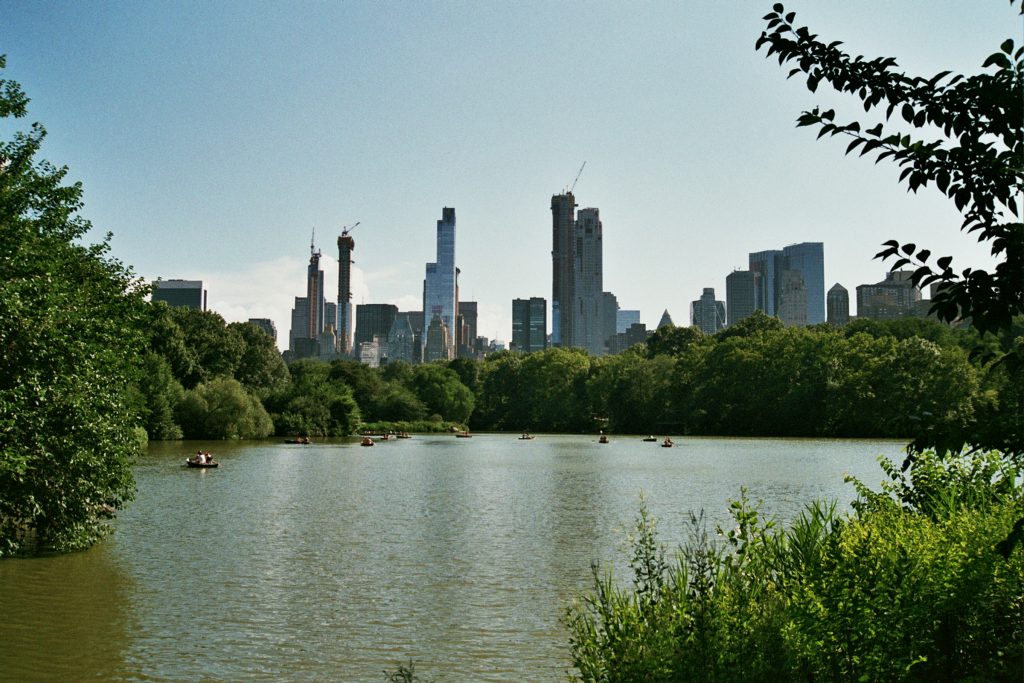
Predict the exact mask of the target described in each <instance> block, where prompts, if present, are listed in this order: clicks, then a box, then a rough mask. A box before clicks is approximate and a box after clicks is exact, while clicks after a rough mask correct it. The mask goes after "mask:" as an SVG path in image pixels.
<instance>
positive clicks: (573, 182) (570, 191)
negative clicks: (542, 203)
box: [567, 161, 587, 194]
mask: <svg viewBox="0 0 1024 683" xmlns="http://www.w3.org/2000/svg"><path fill="white" fill-rule="evenodd" d="M586 165H587V162H586V161H584V162H583V166H586ZM583 166H580V170H579V172H577V173H576V180H573V181H572V185H570V186H569V192H568V193H567V194H572V191H573V190H575V189H576V182H577V181H578V180H579V179H580V175H581V174H582V173H583Z"/></svg>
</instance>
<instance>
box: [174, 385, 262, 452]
mask: <svg viewBox="0 0 1024 683" xmlns="http://www.w3.org/2000/svg"><path fill="white" fill-rule="evenodd" d="M176 414H177V416H178V420H179V422H180V423H181V427H182V430H183V431H184V433H185V437H186V438H188V439H262V438H263V437H266V436H270V435H271V434H273V433H274V423H273V422H272V421H271V419H270V416H269V415H268V414H267V411H266V410H265V409H264V408H263V404H262V403H260V400H259V399H258V398H257V397H256V396H254V395H253V394H251V393H249V392H248V391H246V390H245V387H243V386H242V384H241V383H240V382H239V381H238V380H236V379H232V378H230V377H215V378H214V379H211V380H210V381H209V382H205V383H203V384H200V385H199V386H197V387H196V388H195V389H192V390H190V391H187V392H185V396H184V397H183V398H182V400H181V401H180V402H179V403H178V408H177V411H176Z"/></svg>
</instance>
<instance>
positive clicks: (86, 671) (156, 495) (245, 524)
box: [0, 435, 899, 681]
mask: <svg viewBox="0 0 1024 683" xmlns="http://www.w3.org/2000/svg"><path fill="white" fill-rule="evenodd" d="M515 436H516V435H477V436H475V437H474V438H473V439H456V438H454V437H452V436H449V435H440V436H434V437H422V436H418V437H416V438H414V439H411V440H399V441H391V442H381V443H379V444H378V445H377V446H376V447H375V448H360V447H359V446H358V442H356V441H350V440H346V441H333V442H325V443H317V444H314V445H311V446H303V447H296V446H286V445H284V444H270V443H248V444H246V443H242V444H224V445H223V446H219V447H218V448H217V453H216V455H217V457H218V459H219V460H220V461H221V463H222V465H221V467H220V468H219V469H217V470H186V469H184V468H182V467H181V463H182V461H183V460H184V457H185V455H186V454H187V453H188V452H189V451H190V450H191V451H192V452H194V450H195V448H194V447H192V448H191V449H190V448H189V447H188V446H187V445H185V446H183V445H181V444H156V445H154V446H152V447H151V448H150V451H149V454H148V456H147V457H146V458H144V459H143V460H142V462H140V463H139V465H138V467H137V478H138V482H139V496H138V499H137V500H136V501H135V503H134V504H133V505H132V506H131V508H130V509H129V510H128V511H127V513H126V514H124V515H123V516H122V517H121V519H120V520H119V522H118V527H119V528H118V532H117V534H116V535H115V536H114V537H113V538H112V539H111V540H109V541H107V542H106V543H105V544H104V545H102V546H100V547H98V548H96V549H94V550H93V551H90V552H88V553H83V554H80V555H74V556H69V557H61V558H46V559H44V560H32V561H10V562H0V605H2V608H3V610H4V619H3V620H2V625H0V643H2V644H3V647H0V674H2V676H0V677H2V678H5V679H8V678H10V679H15V680H51V679H55V678H58V679H59V678H64V679H81V678H90V677H92V678H96V677H98V678H100V679H110V680H118V679H157V680H200V679H215V680H267V681H271V680H292V681H307V680H308V681H319V680H325V679H328V680H346V681H350V680H351V681H365V680H369V681H376V680H381V679H382V676H381V672H382V670H383V669H384V668H385V667H391V668H393V667H394V666H395V665H396V664H397V663H399V662H402V661H406V660H407V659H408V658H409V657H412V658H414V659H415V661H416V663H417V669H418V670H420V671H422V672H423V673H425V674H428V675H430V676H431V677H433V676H441V677H442V678H443V679H444V680H446V681H510V680H531V681H549V680H550V681H554V680H562V679H563V678H564V672H565V670H566V669H567V667H568V659H567V651H566V643H567V640H566V634H565V633H564V632H563V630H562V626H561V624H560V623H559V618H560V617H561V615H562V613H563V610H564V608H565V606H566V604H567V603H568V601H569V600H570V599H571V597H572V596H573V595H574V594H576V592H577V591H579V590H581V589H584V588H586V587H588V586H589V582H590V570H589V567H590V563H591V561H592V560H607V561H613V562H614V563H615V564H616V566H617V571H618V572H619V573H620V575H623V573H624V565H625V559H626V558H625V556H624V555H623V554H622V552H621V549H622V545H623V541H624V537H625V529H627V528H628V527H629V526H630V524H631V522H632V520H633V519H634V517H635V515H636V511H637V506H638V500H639V494H640V492H641V491H643V492H644V493H645V496H646V499H647V502H648V506H649V508H650V510H651V512H652V513H653V514H654V515H655V516H657V517H659V518H660V520H661V532H662V539H663V540H664V541H665V542H666V543H667V544H668V545H669V546H674V545H676V544H678V543H681V542H682V541H683V540H685V538H686V534H687V530H686V524H685V520H686V519H687V516H688V515H687V513H688V511H689V510H694V511H699V510H700V509H702V508H703V509H705V510H707V511H708V514H709V517H710V519H711V525H712V527H713V524H714V523H715V522H716V521H722V522H727V518H726V514H725V512H726V507H727V504H726V501H727V500H728V499H729V498H733V497H736V496H737V495H738V493H739V487H740V485H741V484H746V485H747V486H748V487H749V489H750V496H751V498H754V499H756V498H763V499H765V507H766V509H768V510H769V511H770V512H773V513H775V514H777V515H779V516H780V517H782V518H783V519H792V517H793V516H794V515H795V514H797V513H798V511H799V509H800V507H801V506H802V505H803V504H804V503H805V502H806V501H807V500H809V499H810V498H812V497H814V496H825V497H837V498H840V499H841V500H842V501H843V502H846V501H848V500H849V498H850V497H851V496H852V489H850V487H849V486H848V485H845V484H843V482H842V475H843V473H844V472H845V471H846V470H852V472H853V473H854V474H857V475H858V476H862V477H864V478H865V479H866V480H867V481H868V482H869V483H872V484H874V483H876V482H877V481H878V480H879V479H880V470H879V469H878V467H877V465H875V464H874V459H875V455H876V454H877V453H880V452H886V453H889V454H890V455H895V454H896V453H897V452H898V450H899V444H893V443H881V444H871V443H865V442H814V441H764V440H745V441H744V440H722V439H680V440H678V441H677V447H676V448H672V449H662V448H659V447H658V445H657V444H650V443H643V442H642V441H640V439H639V437H615V438H613V440H612V443H610V444H607V445H599V444H597V442H596V440H595V439H593V438H590V437H562V436H547V435H540V436H538V437H537V438H536V439H535V440H533V441H519V440H518V439H516V438H515ZM68 636H70V637H68Z"/></svg>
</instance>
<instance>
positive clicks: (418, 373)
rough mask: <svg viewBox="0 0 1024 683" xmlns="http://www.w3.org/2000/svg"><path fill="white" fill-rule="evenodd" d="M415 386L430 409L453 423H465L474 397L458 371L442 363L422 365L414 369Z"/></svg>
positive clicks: (413, 381) (471, 410) (413, 385)
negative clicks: (456, 372) (461, 379)
mask: <svg viewBox="0 0 1024 683" xmlns="http://www.w3.org/2000/svg"><path fill="white" fill-rule="evenodd" d="M412 389H413V391H415V392H416V396H417V397H418V398H419V400H420V401H422V402H423V405H425V406H426V407H427V410H428V411H429V412H431V413H436V414H438V415H441V416H443V417H444V418H445V419H447V420H451V421H453V422H460V423H465V422H467V421H468V420H469V416H470V415H471V414H472V413H473V406H474V400H475V399H474V397H473V392H471V391H470V390H469V389H468V388H467V387H466V385H465V384H463V383H462V382H461V381H460V380H459V376H458V375H457V374H455V371H453V370H450V369H449V368H447V367H445V366H443V365H440V364H434V363H431V364H428V365H419V366H417V367H416V369H415V370H414V371H413V377H412Z"/></svg>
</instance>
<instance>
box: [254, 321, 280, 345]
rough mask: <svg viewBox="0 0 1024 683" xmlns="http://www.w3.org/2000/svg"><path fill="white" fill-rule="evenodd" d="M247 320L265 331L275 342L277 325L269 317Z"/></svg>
mask: <svg viewBox="0 0 1024 683" xmlns="http://www.w3.org/2000/svg"><path fill="white" fill-rule="evenodd" d="M248 322H249V323H250V324H252V325H255V326H256V327H258V328H260V329H261V330H263V331H264V332H266V333H267V334H268V335H270V338H271V339H273V340H274V341H275V342H276V341H277V325H275V324H274V321H273V320H271V319H270V318H249V320H248Z"/></svg>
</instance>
